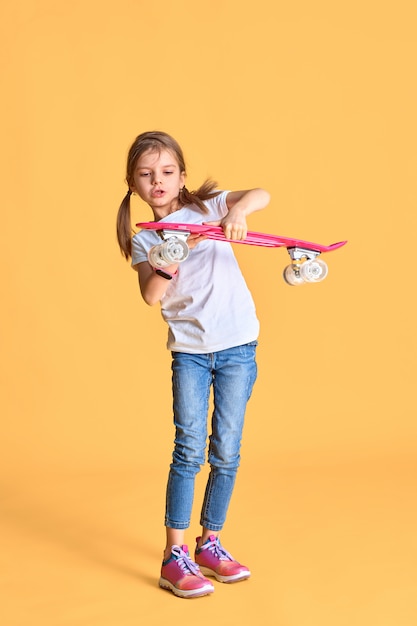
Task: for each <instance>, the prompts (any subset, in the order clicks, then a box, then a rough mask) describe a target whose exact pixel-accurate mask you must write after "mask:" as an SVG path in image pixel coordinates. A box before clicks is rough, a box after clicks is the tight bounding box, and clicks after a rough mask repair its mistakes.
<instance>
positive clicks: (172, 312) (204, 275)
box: [132, 191, 259, 354]
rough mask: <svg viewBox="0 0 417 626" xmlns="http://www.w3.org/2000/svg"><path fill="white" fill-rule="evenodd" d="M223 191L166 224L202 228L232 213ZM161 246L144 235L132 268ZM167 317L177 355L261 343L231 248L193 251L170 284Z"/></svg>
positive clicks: (136, 240) (208, 243) (216, 245)
mask: <svg viewBox="0 0 417 626" xmlns="http://www.w3.org/2000/svg"><path fill="white" fill-rule="evenodd" d="M227 194H228V192H227V191H223V192H221V194H219V195H218V196H216V197H215V198H211V199H209V200H206V201H205V202H204V204H205V205H206V207H207V209H208V213H206V214H202V213H201V211H200V209H199V208H198V207H197V206H195V205H189V206H185V207H182V208H181V209H179V210H178V211H175V213H171V214H170V215H168V216H167V217H165V218H164V219H162V220H161V221H160V223H161V225H162V224H163V223H169V222H171V223H174V222H178V223H181V224H202V223H203V222H213V221H215V220H220V219H222V218H223V217H224V216H225V215H226V214H227V212H228V209H227V205H226V196H227ZM158 243H161V239H160V237H159V235H158V234H157V233H156V232H155V231H151V230H141V231H140V232H139V233H137V234H136V235H134V237H133V239H132V265H136V264H137V263H142V262H144V261H147V260H148V251H149V249H150V248H151V247H152V246H154V245H157V244H158ZM161 313H162V317H163V318H164V320H165V321H166V322H167V323H168V327H169V332H168V342H167V348H168V349H169V350H172V351H174V352H186V353H190V354H207V353H211V352H217V351H219V350H226V349H227V348H232V347H235V346H239V345H243V344H245V343H249V342H251V341H255V340H256V339H257V338H258V334H259V322H258V319H257V317H256V311H255V305H254V302H253V299H252V296H251V293H250V291H249V289H248V287H247V285H246V282H245V280H244V278H243V275H242V273H241V271H240V268H239V265H238V263H237V260H236V258H235V255H234V253H233V249H232V246H231V244H229V243H228V242H223V241H213V240H210V239H207V240H205V241H202V242H201V243H199V244H198V245H197V246H196V247H195V248H194V249H193V250H190V254H189V257H188V258H187V259H186V260H185V261H183V262H182V263H180V265H179V266H178V272H177V274H176V275H175V276H174V278H173V279H172V280H170V281H167V290H166V292H165V294H164V295H163V296H162V298H161Z"/></svg>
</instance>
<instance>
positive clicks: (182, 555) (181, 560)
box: [172, 546, 200, 576]
mask: <svg viewBox="0 0 417 626" xmlns="http://www.w3.org/2000/svg"><path fill="white" fill-rule="evenodd" d="M172 554H175V556H176V557H177V558H176V561H177V563H178V566H179V567H180V568H181V571H182V572H183V573H184V574H185V575H187V574H190V573H191V574H194V575H195V576H199V575H200V568H199V567H198V565H197V564H196V563H194V561H193V560H192V559H190V557H189V555H188V554H187V553H186V552H184V550H182V549H181V548H180V547H178V548H177V547H174V546H173V547H172Z"/></svg>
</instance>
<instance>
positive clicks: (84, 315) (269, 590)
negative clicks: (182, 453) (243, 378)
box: [0, 0, 417, 626]
mask: <svg viewBox="0 0 417 626" xmlns="http://www.w3.org/2000/svg"><path fill="white" fill-rule="evenodd" d="M416 14H417V11H416V9H415V2H414V0H396V1H395V2H393V1H390V0H386V1H380V0H379V1H378V2H377V1H376V0H352V1H350V2H344V1H342V2H338V1H331V0H311V2H310V1H308V0H286V1H285V2H284V1H281V0H259V1H258V2H243V3H242V2H241V1H239V2H238V1H237V0H211V1H210V2H205V3H200V2H198V0H197V1H196V0H176V1H170V0H160V1H159V2H154V1H152V2H143V1H140V0H118V2H111V1H110V0H100V1H99V0H82V1H81V0H73V1H72V2H62V1H61V2H57V1H56V0H54V1H52V0H13V1H12V0H5V1H3V3H2V8H1V10H0V28H1V37H0V46H1V57H0V58H1V73H0V76H1V78H0V80H1V83H0V84H1V99H0V107H1V115H0V123H1V150H0V159H1V162H0V173H1V176H2V184H1V188H0V189H1V191H0V193H1V215H2V222H1V228H0V255H1V259H0V271H1V276H2V278H1V288H2V290H1V293H2V321H1V324H0V346H1V365H0V368H1V369H0V385H1V389H0V397H1V406H0V416H1V436H0V472H1V479H0V482H1V489H0V506H1V514H0V521H1V528H0V539H1V540H2V541H1V543H2V545H1V546H0V553H1V555H2V559H1V560H2V568H1V573H0V586H1V587H2V589H3V588H4V589H5V590H6V593H4V594H2V600H1V606H0V622H1V623H2V624H3V623H4V624H7V625H9V624H10V625H12V624H13V625H14V624H16V626H26V625H28V626H29V625H30V626H34V625H36V624H42V626H72V625H74V626H83V625H85V626H121V625H122V624H123V625H125V626H130V625H132V626H133V625H137V624H138V623H140V624H146V626H153V625H154V624H155V625H159V624H161V623H162V624H166V623H167V621H168V620H172V615H173V614H174V611H175V609H176V608H177V609H180V610H181V615H183V616H184V618H185V620H186V621H193V622H195V619H196V616H197V615H198V620H199V621H200V623H201V624H205V623H207V624H208V623H210V624H212V623H213V615H215V619H216V622H217V623H218V624H231V625H233V626H234V625H235V624H244V623H256V622H257V621H259V616H260V615H261V616H262V623H263V624H265V625H266V626H269V625H270V626H277V625H278V624H282V625H287V624H291V625H293V626H316V624H320V626H327V625H328V626H342V625H343V626H344V625H347V626H353V624H355V626H373V625H378V626H415V624H416V623H417V606H416V602H415V589H416V574H415V563H416V558H417V555H416V554H415V549H414V554H413V546H415V528H416V523H417V517H416V507H415V492H416V484H415V478H416V475H417V474H416V467H415V465H416V461H415V458H416V457H415V444H416V435H417V425H416V419H415V417H416V413H417V412H416V404H417V403H416V393H415V371H416V353H417V349H416V348H417V346H416V332H415V320H416V314H417V311H416V304H415V285H416V277H415V270H414V268H415V254H414V249H413V239H414V237H415V233H416V226H417V219H416V198H417V193H416V182H415V179H416V165H417V157H416V154H417V152H416V145H417V121H416V110H417V87H416V79H415V59H416V56H417V41H416V28H415V25H416V16H417V15H416ZM151 129H162V130H166V131H168V132H170V133H172V134H173V135H174V136H175V137H176V138H177V139H178V140H179V142H180V143H181V144H182V146H183V148H184V151H185V154H186V157H187V160H188V169H189V181H188V182H189V187H190V188H192V187H195V186H197V185H198V184H199V183H200V182H201V181H202V180H203V179H204V178H205V177H206V176H212V177H214V178H215V179H217V180H218V182H219V185H220V186H221V187H223V188H230V189H242V188H246V187H252V186H263V187H265V188H266V189H268V190H269V191H270V193H271V195H272V201H271V205H270V207H269V208H268V209H267V210H265V211H264V212H261V213H257V214H255V215H253V216H252V218H251V220H250V226H251V227H252V228H253V229H254V230H259V231H266V232H271V233H276V234H282V235H287V236H296V237H299V238H303V239H309V240H312V241H319V242H322V243H331V242H334V241H339V240H341V239H348V240H349V243H348V245H347V246H346V247H345V248H343V249H341V250H339V251H337V252H335V253H333V254H331V255H329V256H328V257H327V261H328V264H329V276H328V278H327V280H326V281H325V282H323V283H321V284H317V285H310V286H304V287H300V288H291V287H289V286H287V285H285V283H284V282H283V280H282V278H281V274H282V270H283V268H284V266H285V265H286V263H287V259H288V257H287V255H286V252H285V251H284V250H265V249H260V248H258V249H255V248H250V247H244V246H241V247H236V253H237V255H238V257H239V259H240V261H241V265H242V268H243V270H244V273H245V275H246V276H247V280H248V283H249V285H250V287H251V289H252V291H253V294H254V297H255V299H256V303H257V309H258V314H259V318H260V321H261V327H262V332H261V337H260V346H259V353H258V362H259V379H258V382H257V385H256V388H255V391H254V395H253V398H252V400H251V402H250V405H249V409H248V416H247V425H246V430H245V439H244V448H243V463H242V467H241V470H240V475H239V480H238V483H237V487H236V493H235V496H234V499H233V502H232V507H231V510H230V512H229V518H228V524H227V528H226V529H225V534H224V535H222V539H223V538H224V539H225V545H227V547H228V548H229V549H230V550H231V551H232V552H233V553H234V554H236V556H237V557H238V558H241V559H242V560H244V561H245V562H247V563H248V565H250V567H251V569H252V570H253V577H252V580H251V581H249V582H248V583H247V584H246V583H242V585H230V586H229V585H217V584H216V592H215V595H214V597H212V598H210V599H203V600H202V602H203V603H204V602H205V600H207V604H203V605H200V604H198V603H199V601H197V604H198V606H196V605H195V604H194V603H192V602H191V603H190V604H189V603H185V604H186V606H184V605H183V604H181V607H180V606H179V605H176V604H175V602H179V601H177V600H176V599H175V598H173V597H172V596H171V595H170V594H167V593H165V592H162V591H160V590H159V589H158V585H157V580H158V575H159V566H160V558H161V551H162V547H163V544H162V542H163V532H164V531H163V526H162V520H163V498H164V485H165V479H166V471H167V465H168V463H169V460H170V453H171V441H172V437H173V433H172V427H171V408H170V407H171V392H170V355H169V354H168V352H167V350H166V348H165V340H166V329H165V326H164V324H163V322H162V319H161V317H160V314H159V311H158V307H155V308H148V307H147V306H146V305H145V304H144V303H143V302H142V301H141V299H140V296H139V291H138V288H137V277H136V275H135V274H134V272H132V270H131V269H130V268H129V266H128V265H127V264H126V263H125V262H124V260H123V259H122V257H121V255H120V253H119V250H118V248H117V244H116V237H115V218H116V212H117V208H118V206H119V203H120V201H121V199H122V197H123V196H124V194H125V190H126V186H125V183H124V175H125V172H124V168H125V158H126V154H127V150H128V147H129V145H130V143H131V142H132V140H133V139H134V138H135V136H136V135H137V134H138V133H140V132H142V131H145V130H151ZM135 200H136V201H137V198H136V199H135ZM150 218H151V214H150V211H149V209H148V208H147V207H146V206H140V205H139V204H138V203H137V204H135V210H134V220H135V221H139V220H148V219H150ZM205 471H207V468H206V470H205ZM203 488H204V472H203V475H202V477H200V478H199V482H198V493H197V495H198V500H199V501H198V502H197V499H196V508H195V511H194V513H193V520H192V532H195V531H197V529H198V512H199V511H198V509H199V506H200V500H201V494H202V490H203ZM190 532H191V529H190ZM194 536H195V535H194ZM253 539H255V540H253ZM188 541H189V542H190V547H191V545H192V544H191V542H192V541H193V535H192V534H191V535H190V537H189V538H188ZM260 607H262V609H260ZM260 611H261V612H260ZM175 615H177V613H175Z"/></svg>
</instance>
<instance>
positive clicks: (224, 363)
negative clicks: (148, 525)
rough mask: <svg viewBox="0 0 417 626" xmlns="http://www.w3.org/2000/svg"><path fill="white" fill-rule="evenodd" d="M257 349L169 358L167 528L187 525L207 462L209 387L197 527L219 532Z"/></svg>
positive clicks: (253, 345)
mask: <svg viewBox="0 0 417 626" xmlns="http://www.w3.org/2000/svg"><path fill="white" fill-rule="evenodd" d="M256 346H257V342H256V341H254V342H251V343H249V344H245V345H243V346H237V347H235V348H229V349H227V350H220V351H219V352H213V353H211V354H184V353H183V352H173V353H172V388H173V400H174V403H173V408H174V424H175V448H174V452H173V455H172V463H171V466H170V472H169V477H168V485H167V494H166V515H165V526H167V527H169V528H177V529H185V528H188V526H189V525H190V518H191V510H192V505H193V499H194V481H195V476H196V474H197V473H198V472H199V471H200V468H201V465H203V463H204V462H205V450H206V444H207V414H208V408H209V396H210V388H211V386H213V401H214V410H213V415H212V422H211V434H210V437H209V450H208V462H209V464H210V468H211V471H210V475H209V478H208V482H207V487H206V492H205V497H204V502H203V507H202V510H201V519H200V523H201V525H202V526H204V527H205V528H208V529H210V530H215V531H219V530H221V529H222V528H223V524H224V522H225V519H226V514H227V509H228V506H229V502H230V498H231V495H232V491H233V487H234V483H235V478H236V472H237V469H238V467H239V462H240V444H241V439H242V430H243V423H244V416H245V411H246V404H247V402H248V400H249V398H250V396H251V393H252V388H253V385H254V383H255V380H256V375H257V366H256V360H255V355H256Z"/></svg>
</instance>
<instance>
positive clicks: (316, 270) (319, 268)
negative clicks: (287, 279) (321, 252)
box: [300, 259, 328, 283]
mask: <svg viewBox="0 0 417 626" xmlns="http://www.w3.org/2000/svg"><path fill="white" fill-rule="evenodd" d="M327 273H328V268H327V265H326V263H325V262H324V261H319V260H317V259H315V260H314V261H305V263H303V264H302V265H301V266H300V276H301V277H302V279H303V280H305V282H306V283H319V282H320V281H322V280H324V279H325V278H326V276H327Z"/></svg>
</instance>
